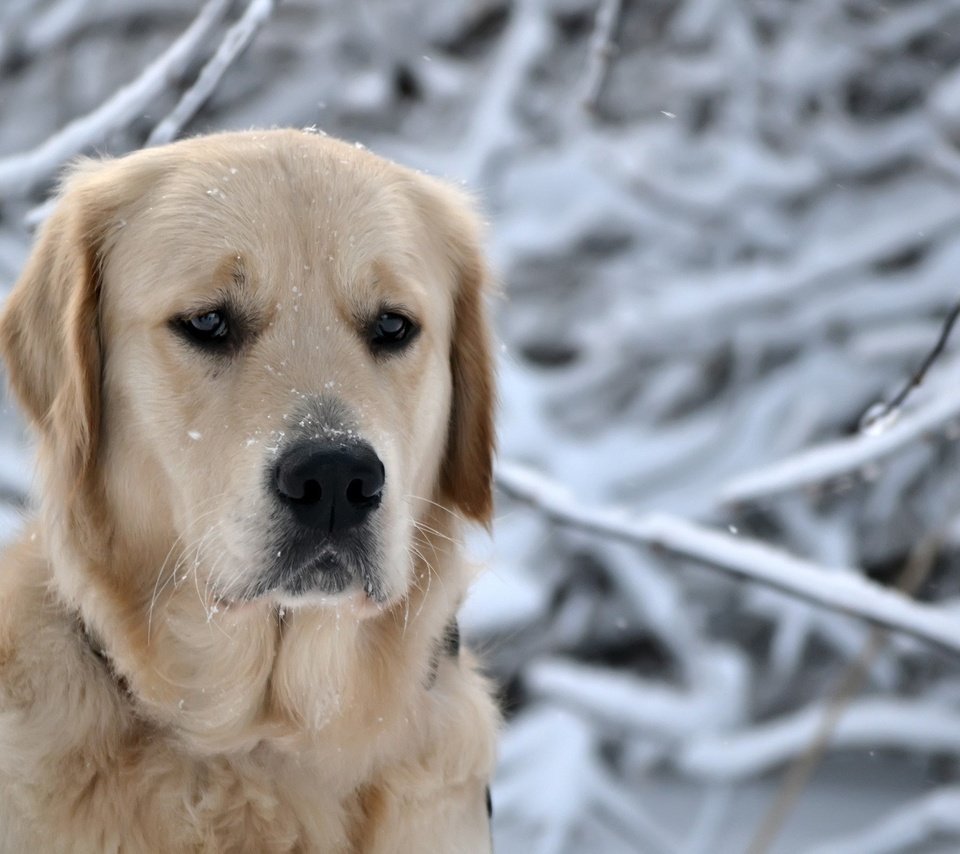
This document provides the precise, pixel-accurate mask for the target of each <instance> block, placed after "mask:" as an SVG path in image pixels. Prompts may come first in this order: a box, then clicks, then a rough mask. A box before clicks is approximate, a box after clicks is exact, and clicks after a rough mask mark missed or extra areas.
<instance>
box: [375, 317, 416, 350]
mask: <svg viewBox="0 0 960 854" xmlns="http://www.w3.org/2000/svg"><path fill="white" fill-rule="evenodd" d="M416 333H417V326H416V324H415V323H414V322H413V321H412V320H410V318H408V317H404V316H403V315H402V314H398V313H397V312H395V311H384V312H381V314H380V316H379V317H377V319H376V320H375V321H374V322H373V326H372V328H371V331H370V344H371V346H372V347H373V348H374V349H375V350H381V351H390V350H399V349H401V348H402V347H404V346H406V345H407V344H408V343H410V341H412V340H413V338H414V337H415V336H416Z"/></svg>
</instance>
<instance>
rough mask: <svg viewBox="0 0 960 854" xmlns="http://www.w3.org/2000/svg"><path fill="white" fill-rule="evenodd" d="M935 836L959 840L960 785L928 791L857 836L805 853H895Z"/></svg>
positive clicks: (825, 844) (832, 840)
mask: <svg viewBox="0 0 960 854" xmlns="http://www.w3.org/2000/svg"><path fill="white" fill-rule="evenodd" d="M938 837H939V838H941V839H942V838H943V837H948V838H950V839H952V840H957V839H960V786H949V787H946V788H943V789H938V790H937V791H935V792H931V793H930V794H929V795H925V796H924V797H922V798H918V799H917V800H915V801H912V802H911V803H909V804H906V805H904V806H902V807H900V808H899V809H897V810H894V811H893V812H892V813H891V814H890V815H888V816H886V817H885V818H882V819H880V820H879V821H876V822H872V823H871V826H870V827H868V828H865V829H864V830H862V831H860V832H859V833H855V834H853V835H850V836H845V837H843V838H842V839H831V840H830V841H829V842H827V843H824V844H823V845H817V846H816V847H814V848H812V849H810V851H809V852H808V854H898V852H903V851H912V850H914V849H919V847H920V846H922V845H924V844H925V843H927V842H931V841H932V840H934V839H937V838H938Z"/></svg>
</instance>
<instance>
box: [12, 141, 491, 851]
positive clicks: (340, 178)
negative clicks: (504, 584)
mask: <svg viewBox="0 0 960 854" xmlns="http://www.w3.org/2000/svg"><path fill="white" fill-rule="evenodd" d="M486 282H487V275H486V271H485V267H484V262H483V260H482V258H481V254H480V249H479V236H478V224H477V221H476V219H475V217H474V215H473V214H472V213H471V212H470V209H469V206H468V205H467V204H466V203H465V201H464V199H463V198H462V197H461V195H460V194H459V193H458V192H457V191H455V190H453V189H451V188H449V187H447V186H445V185H444V184H442V183H440V182H439V181H436V180H433V179H431V178H427V177H425V176H423V175H420V174H418V173H415V172H413V171H411V170H409V169H404V168H401V167H399V166H397V165H395V164H392V163H390V162H387V161H385V160H382V159H380V158H378V157H376V156H374V155H373V154H371V153H369V152H367V151H364V150H359V149H357V148H355V147H353V146H351V145H347V144H345V143H342V142H337V141H334V140H332V139H328V138H325V137H323V136H321V135H318V134H315V133H307V132H301V131H293V130H276V131H268V132H246V133H228V134H221V135H214V136H208V137H200V138H196V139H191V140H187V141H183V142H178V143H175V144H173V145H169V146H165V147H160V148H155V149H149V150H145V151H140V152H137V153H134V154H131V155H129V156H127V157H122V158H119V159H115V160H105V161H100V162H95V161H86V162H82V163H80V164H79V165H77V166H76V167H74V168H73V169H72V170H71V172H70V174H69V175H68V177H67V178H66V180H65V182H64V185H63V189H62V192H61V194H60V198H59V201H58V204H57V207H56V209H55V212H54V213H53V214H52V216H51V217H50V219H49V220H48V221H47V222H46V224H45V225H44V226H43V229H42V231H41V233H40V235H39V237H38V239H37V243H36V247H35V248H34V250H33V254H32V256H31V257H30V259H29V261H28V263H27V265H26V268H25V270H24V272H23V275H22V277H21V278H20V280H19V281H18V282H17V283H16V285H15V287H14V289H13V292H12V293H11V295H10V297H9V300H8V302H7V305H6V309H5V314H4V316H3V318H2V322H0V347H2V352H3V355H4V356H5V359H6V365H7V369H8V372H9V380H10V384H11V386H12V389H13V391H14V393H15V394H16V396H17V398H18V399H19V401H20V403H21V405H22V407H23V409H24V410H25V412H26V414H27V415H28V417H29V419H30V421H31V422H32V424H33V425H34V427H35V428H36V431H37V434H38V459H39V477H38V493H39V502H38V504H39V506H38V511H37V514H36V518H35V520H33V521H31V522H29V523H28V524H27V526H26V529H25V531H24V533H23V535H22V537H21V538H20V539H19V541H18V542H16V543H15V544H13V545H12V546H11V547H10V548H9V549H8V550H7V551H6V553H5V555H4V557H3V566H2V573H0V843H2V851H4V852H45V854H47V852H60V851H64V852H66V851H69V852H91V854H92V852H98V853H99V852H154V853H155V852H186V851H191V852H197V851H210V852H218V851H223V852H257V854H266V852H417V853H418V854H423V853H424V852H426V854H429V852H471V854H472V853H473V852H481V851H483V852H486V851H489V849H490V830H489V813H490V806H489V792H488V789H487V784H488V781H489V778H490V774H491V771H492V767H493V761H494V739H495V730H496V725H497V713H496V711H495V707H494V704H493V702H492V700H491V697H490V691H489V688H488V686H487V685H486V683H485V681H484V679H483V678H482V677H481V676H480V675H479V674H478V673H477V671H476V668H475V665H474V662H473V660H472V659H471V657H470V656H469V653H467V652H466V651H461V650H460V644H459V632H458V629H457V623H456V611H457V608H458V605H459V604H460V602H461V600H462V598H463V596H464V593H465V590H466V587H467V585H468V583H469V580H470V577H471V570H470V567H469V566H468V564H467V563H466V561H465V560H464V558H463V556H462V554H461V548H460V545H459V537H460V532H461V528H462V526H463V524H464V523H467V522H479V523H481V524H484V525H486V524H488V523H489V521H490V518H491V509H492V496H491V457H492V453H493V444H494V431H493V423H492V417H493V414H492V398H493V394H494V391H493V377H492V367H491V349H490V342H489V337H488V334H489V333H488V325H487V316H486V309H485V302H484V299H485V294H484V292H485V287H486Z"/></svg>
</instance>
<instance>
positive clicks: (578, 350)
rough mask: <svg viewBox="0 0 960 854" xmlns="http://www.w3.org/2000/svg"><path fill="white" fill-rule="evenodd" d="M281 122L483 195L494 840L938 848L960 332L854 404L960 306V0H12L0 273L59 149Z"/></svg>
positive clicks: (950, 680) (957, 745) (953, 821)
mask: <svg viewBox="0 0 960 854" xmlns="http://www.w3.org/2000/svg"><path fill="white" fill-rule="evenodd" d="M271 125H293V126H298V127H305V126H315V127H316V128H317V129H319V130H321V131H323V132H326V133H329V134H331V135H336V136H341V137H345V138H347V139H349V140H352V141H356V142H358V143H359V144H362V145H365V146H367V147H369V148H370V149H372V150H374V151H376V152H377V153H380V154H383V155H385V156H387V157H391V158H394V159H396V160H399V161H400V162H403V163H405V164H408V165H411V166H414V167H416V168H419V169H422V170H424V171H427V172H430V173H433V174H436V175H440V176H443V177H445V178H448V179H449V180H452V181H456V182H461V183H463V184H464V185H465V186H466V187H468V188H469V189H470V190H471V191H472V192H473V193H474V194H475V195H476V197H477V199H478V201H479V203H480V204H481V206H482V208H483V210H484V211H485V212H486V216H487V219H488V220H489V247H488V248H489V253H490V256H491V258H492V260H493V263H494V265H495V267H496V269H497V271H498V273H499V277H500V280H501V282H502V295H501V296H500V297H499V298H497V299H496V301H495V305H494V311H495V314H496V318H497V328H498V333H499V336H500V339H501V341H502V351H501V353H500V378H501V409H500V446H501V458H502V463H501V467H500V469H499V472H498V480H499V483H500V487H501V489H500V493H499V502H498V513H497V520H496V525H495V532H494V537H493V539H492V542H491V541H490V540H487V539H485V538H483V537H481V536H479V535H477V536H475V537H473V538H472V542H471V546H472V548H473V550H474V551H475V552H476V554H477V556H478V558H479V559H481V560H483V561H485V562H486V563H487V564H488V566H489V570H488V572H487V574H486V575H484V576H483V577H482V578H481V579H480V580H479V581H478V582H477V584H476V586H475V589H474V591H473V593H472V594H471V597H470V599H469V600H468V602H467V604H466V606H465V608H464V612H463V619H462V623H463V627H464V631H465V632H466V634H467V635H468V637H469V638H470V640H471V642H472V644H473V645H474V646H476V647H478V648H479V649H480V650H481V651H482V653H483V655H484V657H485V660H486V662H487V664H488V667H489V669H490V672H491V673H492V675H493V676H494V677H495V678H496V680H497V681H498V683H499V685H500V686H501V694H502V698H503V706H504V709H505V711H506V725H505V729H504V735H503V739H502V747H501V761H500V769H499V772H498V776H497V779H496V780H495V783H494V787H493V801H494V810H495V814H494V826H495V837H496V847H497V850H498V851H499V852H503V853H504V854H511V852H523V853H524V854H570V852H587V854H593V852H601V853H602V854H606V852H610V854H619V852H652V854H661V852H664V854H667V852H680V853H681V854H726V852H736V854H740V852H743V854H746V852H751V854H758V853H759V852H766V851H771V852H773V851H776V852H820V854H825V852H850V854H867V852H881V851H882V852H940V851H943V852H948V851H957V850H960V765H958V757H960V668H958V661H960V574H958V569H960V490H958V488H957V483H958V477H957V471H958V463H960V455H958V449H957V444H958V442H957V440H958V438H960V393H958V391H957V383H958V382H960V359H958V357H957V355H956V352H957V351H956V347H953V346H950V345H948V346H947V348H946V349H945V351H944V353H943V354H942V355H941V356H940V358H939V359H938V360H937V361H936V363H935V364H934V365H933V367H932V368H931V370H930V373H929V375H928V377H927V379H926V382H925V383H924V384H923V386H922V387H921V388H920V389H918V390H917V391H916V393H915V394H913V395H912V396H911V397H910V398H909V400H908V402H907V403H906V405H905V406H904V407H903V408H902V409H901V410H897V411H895V412H893V413H892V414H890V415H888V416H886V417H884V418H882V419H880V420H879V421H877V422H875V423H873V424H871V425H870V426H869V427H868V429H860V427H859V425H860V424H861V419H862V418H863V416H864V413H865V412H867V410H868V409H870V407H871V406H872V405H874V404H876V403H877V402H878V401H883V400H889V399H890V398H891V396H892V395H893V394H894V393H895V392H896V391H897V390H898V389H899V388H900V387H901V386H902V384H903V383H904V382H905V381H906V380H907V379H908V378H909V377H910V375H911V374H912V373H913V372H914V371H915V370H916V369H917V368H918V367H919V365H920V364H921V362H922V361H923V359H924V357H925V355H926V354H927V353H928V351H929V350H930V348H931V347H932V346H933V345H934V343H935V342H936V341H937V338H938V336H939V334H940V330H941V325H942V323H943V322H944V319H945V318H946V316H947V314H948V312H949V311H950V309H951V307H952V306H953V305H954V303H955V302H957V301H958V300H960V3H958V2H957V0H883V2H880V0H803V2H796V0H621V2H609V0H444V2H442V3H441V2H437V0H434V2H430V0H392V2H388V0H357V2H348V0H341V2H332V0H318V2H307V0H287V2H282V3H274V2H271V0H252V2H251V1H250V0H246V2H239V0H238V2H231V0H210V2H207V3H204V4H201V3H197V2H188V0H136V2H134V0H3V2H2V4H0V287H2V288H3V290H4V292H5V291H6V290H8V289H9V287H10V286H11V285H12V283H13V281H14V280H15V279H16V277H17V274H18V271H19V269H20V267H21V265H22V264H23V262H24V259H25V257H26V253H27V251H28V247H29V242H30V236H31V230H32V228H33V227H34V226H35V224H36V222H38V221H39V220H40V219H42V216H43V213H44V208H43V207H42V205H43V203H44V201H45V200H46V199H47V198H48V196H49V193H50V191H51V189H52V188H53V186H54V181H55V177H56V175H57V172H58V170H59V169H60V167H61V166H62V164H63V163H64V162H66V161H67V160H68V159H69V158H70V157H72V156H74V155H75V154H77V153H94V152H100V153H105V154H120V153H123V152H126V151H129V150H131V149H134V148H137V147H140V146H143V145H146V144H152V143H155V142H158V141H164V140H167V139H171V138H175V137H177V136H180V135H184V134H194V133H198V132H204V131H210V130H220V129H229V128H246V127H251V126H271ZM30 471H31V464H30V451H29V445H28V443H27V441H26V437H25V435H24V432H23V428H22V422H21V420H20V416H19V415H18V413H17V412H16V410H15V408H14V407H13V406H12V405H10V404H9V403H8V404H7V405H5V406H4V408H3V410H2V418H0V500H2V511H3V512H2V527H0V530H2V531H3V532H4V533H6V534H7V535H9V533H10V532H12V531H13V530H14V529H15V528H16V526H17V524H18V519H19V515H20V512H21V508H22V507H23V506H24V504H25V501H26V497H25V496H26V494H27V492H28V491H29V487H30V476H31V475H30ZM895 591H896V592H895ZM911 600H913V601H911ZM864 616H866V617H868V618H870V619H871V620H872V621H873V622H872V624H871V623H870V622H868V621H867V620H865V619H863V617H864Z"/></svg>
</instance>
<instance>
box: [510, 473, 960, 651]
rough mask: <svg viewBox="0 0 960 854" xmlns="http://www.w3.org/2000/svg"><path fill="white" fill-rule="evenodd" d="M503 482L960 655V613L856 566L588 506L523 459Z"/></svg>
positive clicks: (553, 509)
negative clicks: (822, 562) (823, 562)
mask: <svg viewBox="0 0 960 854" xmlns="http://www.w3.org/2000/svg"><path fill="white" fill-rule="evenodd" d="M497 483H498V484H499V485H500V487H501V488H502V489H503V490H504V491H505V492H506V493H507V494H508V495H511V496H513V497H514V498H516V499H519V500H522V501H524V502H526V503H529V504H532V505H533V506H535V507H536V508H538V509H539V510H540V511H542V512H543V513H544V514H546V515H547V516H548V517H549V518H551V519H553V520H555V521H557V522H560V523H562V524H565V525H570V526H572V527H575V528H580V529H583V530H586V531H591V532H593V533H595V534H600V535H603V536H608V537H613V538H615V539H618V540H624V541H627V542H632V543H635V544H637V545H641V546H646V547H652V548H657V549H662V550H664V551H666V552H669V553H671V554H674V555H677V556H678V557H683V558H687V559H690V560H695V561H697V562H699V563H703V564H704V565H707V566H713V567H716V568H717V569H720V570H723V571H724V572H727V573H730V574H731V575H736V576H739V577H741V578H745V579H748V580H750V581H754V582H757V583H760V584H764V585H767V586H769V587H774V588H776V589H777V590H780V591H782V592H784V593H788V594H790V595H791V596H797V597H799V598H801V599H805V600H807V601H808V602H815V603H817V604H819V605H823V606H824V607H827V608H831V609H833V610H836V611H842V612H844V613H847V614H851V615H853V616H857V617H860V618H862V619H864V620H867V621H869V622H871V623H874V624H876V625H880V626H884V627H886V628H889V629H893V630H895V631H898V632H903V633H905V634H908V635H912V636H913V637H916V638H918V639H920V640H923V641H926V642H928V643H931V644H934V645H936V646H939V647H942V648H943V649H946V650H949V651H951V652H953V653H960V624H958V623H957V621H956V619H955V618H954V617H953V616H951V615H949V614H947V613H945V612H943V611H941V610H939V609H938V608H935V607H932V606H930V605H922V604H919V603H917V602H914V601H913V600H911V599H909V598H907V597H906V596H904V595H903V594H902V593H899V592H897V591H895V590H888V589H886V588H884V587H881V586H879V585H877V584H874V583H873V582H870V581H867V580H866V579H864V578H863V577H862V576H861V575H860V574H859V573H858V572H857V570H855V569H853V568H849V567H832V568H826V567H823V566H819V565H817V564H814V563H810V562H809V561H805V560H802V559H801V558H797V557H794V556H793V555H790V554H788V553H786V552H784V551H782V550H781V549H777V548H774V547H773V546H770V545H767V544H766V543H761V542H759V541H757V540H750V539H747V538H745V537H742V536H739V535H736V536H735V535H729V534H723V533H720V532H719V531H714V530H710V529H709V528H705V527H703V526H701V525H697V524H695V523H692V522H688V521H685V520H683V519H679V518H676V517H673V516H667V515H662V514H651V515H646V516H639V517H631V516H630V515H629V514H627V513H626V512H625V511H624V510H622V509H620V508H590V507H584V506H582V505H580V504H579V503H578V502H577V501H575V500H574V499H573V498H572V497H571V496H570V495H569V494H568V493H567V492H566V490H565V489H564V488H563V487H562V486H561V485H559V484H557V483H556V482H555V481H553V480H551V479H549V478H546V477H544V476H543V475H541V474H539V473H537V472H534V471H532V470H531V469H528V468H526V467H523V466H519V465H516V464H511V463H501V464H500V466H499V467H498V469H497Z"/></svg>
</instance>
